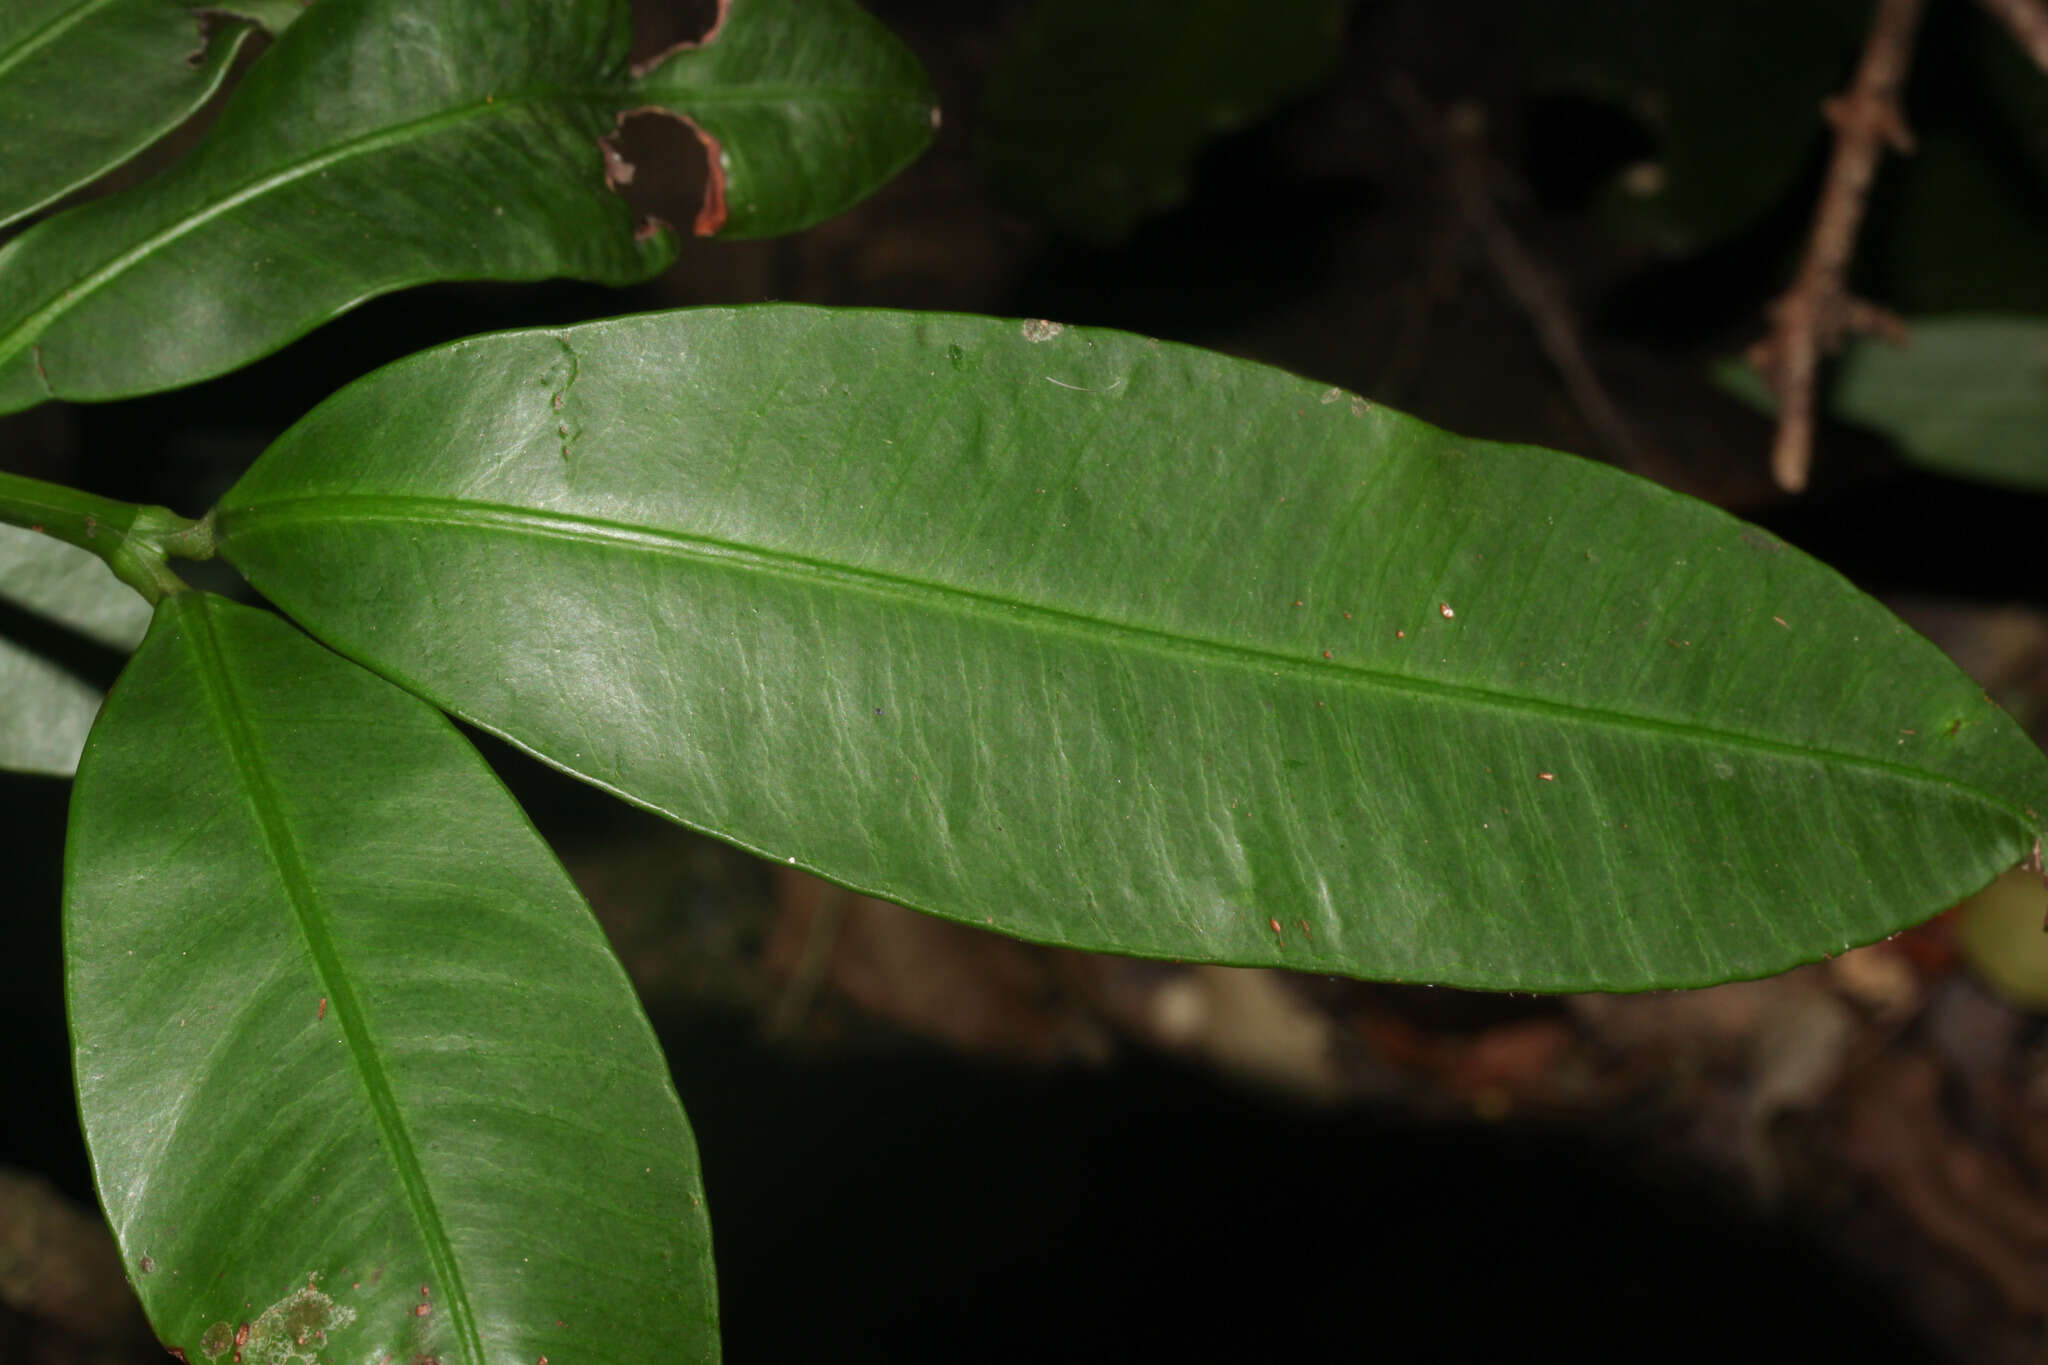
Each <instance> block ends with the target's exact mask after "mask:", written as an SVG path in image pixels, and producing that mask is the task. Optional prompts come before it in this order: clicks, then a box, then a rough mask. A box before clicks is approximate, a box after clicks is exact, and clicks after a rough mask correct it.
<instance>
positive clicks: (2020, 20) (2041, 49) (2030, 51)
mask: <svg viewBox="0 0 2048 1365" xmlns="http://www.w3.org/2000/svg"><path fill="white" fill-rule="evenodd" d="M1980 3H1982V4H1983V6H1984V8H1985V9H1988V10H1990V11H1991V17H1992V18H1994V19H1996V20H1998V22H1999V23H2001V24H2004V25H2005V26H2006V28H2007V29H2009V30H2010V31H2011V33H2012V36H2013V41H2014V42H2016V43H2018V44H2019V45H2020V47H2021V48H2022V49H2023V50H2024V51H2025V52H2026V54H2027V55H2028V56H2029V57H2032V58H2033V59H2034V65H2035V66H2038V67H2040V68H2041V69H2042V70H2043V71H2048V6H2044V5H2043V4H2042V3H2041V0H1980Z"/></svg>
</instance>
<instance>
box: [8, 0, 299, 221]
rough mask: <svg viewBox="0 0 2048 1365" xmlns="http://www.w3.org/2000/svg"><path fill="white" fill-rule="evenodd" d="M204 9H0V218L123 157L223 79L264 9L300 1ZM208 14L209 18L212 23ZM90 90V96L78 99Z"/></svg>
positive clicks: (288, 7)
mask: <svg viewBox="0 0 2048 1365" xmlns="http://www.w3.org/2000/svg"><path fill="white" fill-rule="evenodd" d="M250 8H251V7H250V6H248V5H244V6H242V8H241V10H239V11H235V12H232V13H231V12H230V11H231V10H232V9H233V7H221V8H219V9H214V10H212V11H211V12H210V16H209V15H202V13H201V12H200V10H199V8H198V7H197V6H191V7H188V6H185V5H180V4H177V3H171V2H169V0H14V3H12V4H10V5H9V6H8V7H7V9H6V11H5V13H0V147H4V148H6V149H7V159H6V162H5V165H4V170H5V175H4V176H0V227H4V226H6V225H7V224H9V223H11V222H14V221H15V220H16V219H19V218H21V217H23V216H25V215H27V214H30V213H33V212H34V211H35V210H37V209H39V208H42V207H45V206H46V205H48V204H49V203H51V202H52V201H53V200H56V199H58V198H60V197H62V196H63V195H64V194H66V193H68V192H69V191H71V190H74V189H77V188H78V187H79V186H81V185H84V184H86V183H87V182H89V181H91V180H92V179H93V178H94V177H96V176H98V175H100V174H101V173H102V172H105V171H108V170H111V169H112V168H113V167H115V166H118V165H120V164H121V163H122V162H124V161H126V160H127V159H128V158H129V157H131V156H133V155H134V154H135V153H137V152H139V151H141V150H142V149H143V148H144V147H146V146H148V145H149V144H150V143H151V142H154V141H155V140H156V139H157V138H159V137H161V136H162V135H163V134H165V133H167V132H169V131H170V130H171V129H172V128H174V127H176V126H177V125H178V124H179V123H181V122H183V121H184V120H185V118H186V117H187V116H189V115H190V114H192V113H193V112H194V111H195V110H197V109H198V108H199V106H200V105H201V104H203V103H205V102H206V99H207V97H208V96H210V95H212V94H213V92H214V91H215V90H217V89H219V88H220V83H221V81H222V79H223V78H224V77H225V76H226V75H227V70H228V67H229V65H230V64H232V63H233V61H234V59H235V54H236V53H237V52H239V51H240V50H241V48H242V44H243V43H244V42H245V41H246V40H247V39H248V38H249V36H250V35H251V34H252V33H254V32H255V31H256V28H257V24H256V23H253V22H250V20H251V19H260V20H261V21H262V22H263V23H264V25H265V26H266V27H269V28H270V29H271V30H272V31H273V32H275V31H277V30H278V29H281V28H283V27H284V25H285V24H286V23H289V22H290V19H291V17H292V13H293V11H294V10H296V8H297V6H296V5H293V4H290V3H283V4H280V3H277V0H266V3H263V4H260V5H258V6H255V7H254V8H256V9H257V10H258V11H260V13H259V14H257V15H249V17H248V18H245V17H243V16H244V15H247V14H248V11H249V9H250ZM209 23H212V24H214V27H213V28H212V31H210V32H209V31H208V25H209ZM87 89H90V90H92V91H93V98H91V99H80V98H79V92H80V91H82V90H87Z"/></svg>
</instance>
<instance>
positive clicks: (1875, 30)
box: [1749, 0, 1924, 493]
mask: <svg viewBox="0 0 2048 1365" xmlns="http://www.w3.org/2000/svg"><path fill="white" fill-rule="evenodd" d="M1923 8H1924V0H1878V6H1877V14H1876V16H1875V17H1874V18H1873V19H1872V20H1871V24H1870V36H1869V38H1868V39H1867V40H1866V41H1865V43H1864V46H1863V59H1862V61H1861V62H1859V63H1858V64H1857V68H1856V78H1855V80H1854V81H1853V82H1852V83H1851V84H1850V87H1849V89H1848V90H1847V91H1846V92H1844V93H1843V94H1840V95H1837V96H1835V97H1834V98H1832V99H1830V100H1828V101H1826V102H1825V103H1824V104H1823V105H1822V106H1821V111H1822V112H1823V113H1824V114H1825V115H1826V116H1827V120H1828V122H1829V123H1831V124H1833V125H1834V129H1835V150H1834V156H1833V158H1832V159H1831V160H1830V161H1829V163H1828V174H1827V182H1826V184H1825V185H1824V186H1823V187H1822V189H1821V196H1820V206H1819V208H1818V209H1817V210H1816V211H1815V213H1814V218H1813V234H1812V236H1811V237H1810V238H1809V239H1808V241H1807V247H1806V257H1805V259H1804V260H1803V261H1802V262H1801V263H1800V266H1799V274H1798V276H1797V278H1795V279H1794V280H1793V282H1792V287H1791V288H1790V289H1788V290H1786V291H1785V293H1784V294H1782V295H1781V296H1779V298H1778V300H1777V302H1775V303H1774V304H1772V305H1771V333H1770V335H1769V336H1767V337H1765V338H1764V339H1763V340H1762V341H1760V342H1758V343H1757V344H1756V345H1755V346H1753V347H1751V348H1750V352H1749V359H1750V363H1751V364H1753V365H1755V366H1756V368H1757V370H1758V371H1759V372H1760V373H1761V374H1762V375H1763V377H1764V380H1765V382H1767V383H1768V384H1769V385H1770V386H1771V391H1772V392H1773V393H1775V394H1776V395H1777V398H1778V435H1777V440H1776V442H1775V443H1774V444H1773V446H1772V449H1771V474H1772V477H1774V478H1775V479H1776V480H1777V481H1778V486H1779V487H1780V488H1783V489H1784V490H1785V491H1787V492H1789V493H1796V492H1798V491H1799V490H1800V489H1802V488H1804V487H1806V477H1807V472H1808V471H1809V469H1811V467H1812V464H1813V427H1814V386H1815V381H1816V380H1817V378H1818V376H1819V372H1820V359H1821V356H1822V355H1823V354H1826V353H1829V352H1832V351H1835V350H1836V349H1838V348H1839V347H1840V346H1841V344H1842V339H1843V338H1844V337H1845V336H1848V335H1849V334H1851V333H1875V334H1877V335H1880V336H1884V337H1886V338H1888V339H1890V340H1893V341H1895V342H1896V341H1902V340H1903V339H1904V337H1905V326H1904V324H1902V323H1901V322H1900V321H1899V320H1898V319H1897V318H1896V317H1893V316H1892V315H1891V314H1889V313H1887V312H1885V311H1884V310H1883V309H1881V308H1879V307H1877V306H1876V305H1875V304H1872V303H1868V302H1865V301H1863V300H1860V299H1854V298H1851V297H1850V296H1849V293H1848V287H1847V276H1848V270H1849V258H1850V256H1851V255H1852V254H1853V253H1854V251H1855V249H1856V231H1857V229H1858V228H1859V227H1860V226H1861V225H1862V222H1863V210H1864V208H1865V206H1866V204H1867V203H1868V202H1869V198H1870V185H1871V182H1872V181H1873V180H1875V179H1876V178H1877V162H1878V158H1879V157H1880V156H1881V155H1882V154H1883V151H1884V148H1885V147H1886V146H1890V147H1891V148H1892V149H1893V150H1894V151H1898V152H1901V153H1904V152H1910V151H1912V150H1913V135H1912V133H1911V132H1909V131H1908V130H1907V128H1906V120H1905V116H1904V115H1903V114H1902V113H1901V112H1900V109H1899V91H1900V88H1901V87H1902V86H1904V84H1905V81H1906V69H1907V67H1908V66H1910V65H1911V63H1912V59H1913V35H1914V33H1915V31H1916V30H1917V29H1918V27H1919V24H1920V12H1921V10H1922V9H1923Z"/></svg>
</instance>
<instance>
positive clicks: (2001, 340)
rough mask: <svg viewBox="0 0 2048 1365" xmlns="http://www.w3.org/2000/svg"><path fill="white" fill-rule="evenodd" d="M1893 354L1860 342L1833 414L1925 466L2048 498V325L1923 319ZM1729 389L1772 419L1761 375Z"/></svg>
mask: <svg viewBox="0 0 2048 1365" xmlns="http://www.w3.org/2000/svg"><path fill="white" fill-rule="evenodd" d="M1908 335H1909V337H1910V340H1909V341H1908V342H1907V344H1906V345H1904V346H1893V345H1891V344H1889V343H1888V342H1884V341H1880V340H1877V339H1876V338H1872V337H1859V338H1857V339H1855V340H1852V341H1851V342H1850V343H1849V345H1848V348H1847V349H1846V351H1845V352H1844V353H1843V356H1842V360H1841V364H1840V368H1839V370H1838V372H1837V373H1836V375H1835V378H1834V381H1833V384H1832V386H1831V387H1830V388H1829V390H1828V392H1827V412H1828V415H1829V416H1831V417H1833V418H1836V419H1837V420H1840V421H1844V422H1853V423H1855V424H1856V425H1857V426H1861V427H1868V428H1869V429H1871V430H1872V431H1876V432H1878V433H1880V434H1882V435H1884V436H1888V437H1890V438H1891V439H1892V440H1893V441H1894V442H1896V443H1897V445H1898V447H1899V451H1900V453H1901V454H1903V455H1905V456H1906V458H1907V459H1909V460H1912V461H1913V462H1914V463H1915V464H1919V465H1924V466H1925V467H1927V468H1929V469H1932V470H1934V471H1935V472H1937V473H1941V474H1948V475H1951V476H1953V477H1956V478H1962V479H1981V480H1983V481H1985V482H1986V483H1995V484H2003V485H2005V486H2007V487H2010V488H2021V489H2026V490H2029V491H2032V492H2048V320H2042V319H2039V318H1996V317H1949V318H1920V319H1914V320H1912V322H1911V323H1910V325H1909V328H1908ZM1721 379H1722V382H1723V383H1724V384H1725V385H1726V386H1727V387H1728V388H1729V389H1730V390H1731V391H1732V392H1734V393H1736V394H1737V395H1739V396H1740V397H1742V398H1743V399H1745V400H1746V401H1748V402H1751V403H1753V404H1755V405H1756V406H1758V407H1760V408H1763V409H1764V410H1766V411H1770V410H1772V409H1773V408H1775V406H1776V404H1775V401H1774V400H1773V399H1772V398H1771V395H1770V393H1769V391H1768V390H1767V389H1765V388H1764V386H1763V384H1762V382H1761V381H1759V380H1758V379H1757V377H1756V374H1755V372H1754V371H1753V370H1751V369H1749V368H1748V367H1747V366H1745V365H1741V364H1739V363H1736V362H1731V363H1730V364H1728V365H1727V366H1725V367H1723V369H1722V371H1721Z"/></svg>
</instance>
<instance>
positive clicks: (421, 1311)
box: [412, 1303, 434, 1318]
mask: <svg viewBox="0 0 2048 1365" xmlns="http://www.w3.org/2000/svg"><path fill="white" fill-rule="evenodd" d="M433 1311H434V1305H432V1304H431V1303H423V1304H420V1305H419V1306H418V1307H416V1308H414V1309H413V1310H412V1315H413V1316H414V1317H416V1318H423V1317H425V1316H426V1315H427V1314H429V1313H431V1312H433Z"/></svg>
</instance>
